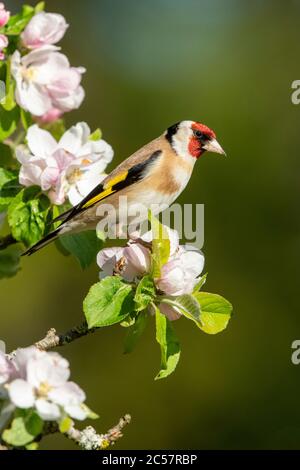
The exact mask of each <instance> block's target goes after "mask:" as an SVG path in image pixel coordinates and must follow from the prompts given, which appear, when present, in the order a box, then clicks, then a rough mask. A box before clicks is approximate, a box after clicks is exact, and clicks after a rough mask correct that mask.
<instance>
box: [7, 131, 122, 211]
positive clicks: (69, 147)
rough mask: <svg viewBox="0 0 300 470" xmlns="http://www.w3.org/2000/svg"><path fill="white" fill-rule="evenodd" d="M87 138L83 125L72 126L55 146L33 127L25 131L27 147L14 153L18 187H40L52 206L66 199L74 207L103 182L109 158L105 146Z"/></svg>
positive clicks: (105, 144) (21, 147)
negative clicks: (17, 164)
mask: <svg viewBox="0 0 300 470" xmlns="http://www.w3.org/2000/svg"><path fill="white" fill-rule="evenodd" d="M89 137H90V128H89V127H88V125H87V124H86V123H84V122H81V123H78V124H76V125H75V126H72V127H71V128H70V129H69V130H67V131H66V132H65V133H64V135H63V136H62V137H61V139H60V140H59V142H57V141H56V140H55V139H54V137H53V136H52V135H51V134H50V133H49V132H48V131H46V130H44V129H40V128H39V127H38V125H37V124H34V125H33V126H31V127H30V128H29V129H28V131H27V146H23V145H21V146H19V147H17V149H16V156H17V159H18V160H19V162H20V163H21V169H20V174H19V181H20V183H21V184H22V185H23V186H32V185H38V186H40V187H41V188H42V190H43V191H45V192H48V196H49V198H50V199H51V201H52V202H53V203H54V204H63V203H64V201H65V199H66V197H68V199H69V201H70V202H71V204H73V205H75V204H77V203H78V202H80V201H81V200H82V198H83V197H84V196H86V195H87V194H88V193H89V192H90V191H91V190H92V189H93V188H94V187H95V186H96V185H97V184H99V183H100V182H101V181H102V179H103V178H105V176H106V174H105V173H104V170H105V168H106V166H107V164H108V163H109V162H110V161H111V160H112V158H113V150H112V147H111V146H110V145H109V144H108V143H107V142H105V141H104V140H103V139H98V140H90V139H89Z"/></svg>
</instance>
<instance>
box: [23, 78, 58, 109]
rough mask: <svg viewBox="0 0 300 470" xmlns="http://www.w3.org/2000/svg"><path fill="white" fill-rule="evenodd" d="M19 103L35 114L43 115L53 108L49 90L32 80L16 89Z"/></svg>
mask: <svg viewBox="0 0 300 470" xmlns="http://www.w3.org/2000/svg"><path fill="white" fill-rule="evenodd" d="M16 100H17V103H18V104H19V105H20V106H21V107H22V108H24V109H25V110H26V111H29V112H30V113H31V114H33V115H35V116H42V115H43V114H45V113H46V112H47V111H49V109H51V107H52V106H51V99H50V97H49V95H48V92H47V90H44V89H43V88H42V87H41V86H40V85H38V84H36V83H34V82H31V83H29V84H28V85H26V86H24V84H22V86H21V87H20V86H18V83H17V90H16Z"/></svg>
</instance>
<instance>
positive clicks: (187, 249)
mask: <svg viewBox="0 0 300 470" xmlns="http://www.w3.org/2000/svg"><path fill="white" fill-rule="evenodd" d="M165 229H166V231H167V233H168V237H169V240H170V256H169V259H168V261H167V262H166V263H165V264H164V265H163V266H162V268H161V275H160V277H159V278H157V279H154V283H155V285H156V287H157V289H158V290H159V291H161V292H162V293H163V294H166V295H167V296H170V297H172V296H173V297H176V296H179V295H183V294H191V293H192V292H193V289H194V287H195V285H196V283H197V282H198V280H199V279H198V277H199V275H200V274H201V272H202V270H203V267H204V256H203V254H202V253H201V251H199V250H198V249H197V248H195V247H194V246H190V245H179V236H178V233H177V232H176V231H175V230H172V229H170V228H169V227H167V226H165ZM151 242H152V231H149V232H146V233H145V234H144V235H142V236H141V237H140V238H135V239H131V240H130V241H129V242H128V244H127V246H125V247H123V248H122V247H113V248H104V249H102V250H101V251H100V252H99V253H98V256H97V263H98V265H99V267H100V268H101V270H102V271H101V273H100V278H103V277H105V276H111V275H113V274H114V272H118V273H119V274H120V275H121V276H122V277H123V278H124V279H125V280H127V281H133V280H135V279H136V278H139V277H142V276H143V275H144V274H147V273H150V272H151ZM145 245H146V246H145ZM119 266H120V267H121V269H120V268H119ZM159 308H160V310H161V312H162V313H163V314H165V315H166V316H167V317H168V318H169V319H170V320H176V319H178V318H179V317H180V316H181V314H180V311H179V310H177V309H176V308H174V307H173V306H170V305H167V304H165V303H161V304H160V305H159Z"/></svg>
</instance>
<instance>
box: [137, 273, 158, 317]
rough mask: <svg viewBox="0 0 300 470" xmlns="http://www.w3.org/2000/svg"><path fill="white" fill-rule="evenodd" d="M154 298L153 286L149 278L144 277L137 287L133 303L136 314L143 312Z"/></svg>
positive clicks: (147, 276)
mask: <svg viewBox="0 0 300 470" xmlns="http://www.w3.org/2000/svg"><path fill="white" fill-rule="evenodd" d="M154 297H155V285H154V282H153V279H152V277H151V276H149V275H146V276H144V277H143V278H142V279H141V280H140V282H139V283H138V285H137V288H136V291H135V296H134V302H135V310H136V312H140V311H142V310H144V309H145V308H146V307H147V306H148V305H149V303H150V302H152V300H153V299H154Z"/></svg>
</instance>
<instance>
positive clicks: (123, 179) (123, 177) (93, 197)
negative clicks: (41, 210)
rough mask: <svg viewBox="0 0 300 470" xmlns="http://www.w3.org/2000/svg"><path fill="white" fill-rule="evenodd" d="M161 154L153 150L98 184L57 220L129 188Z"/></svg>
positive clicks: (75, 213) (69, 217) (72, 215)
mask: <svg viewBox="0 0 300 470" xmlns="http://www.w3.org/2000/svg"><path fill="white" fill-rule="evenodd" d="M160 154H161V151H160V150H157V151H156V152H153V153H152V154H151V156H150V157H149V158H147V160H145V161H143V162H140V163H137V164H136V165H134V166H133V167H131V168H129V170H126V171H120V173H119V174H118V175H116V176H115V177H114V178H111V179H110V180H109V181H108V182H107V183H106V184H102V183H100V184H98V186H96V187H95V188H94V189H93V190H92V191H91V192H90V193H89V194H88V195H87V196H86V197H85V198H84V199H83V200H82V201H81V202H80V203H79V204H77V206H75V207H73V208H72V209H71V210H69V211H67V212H65V213H64V214H61V215H60V216H59V218H57V219H56V220H58V219H61V218H63V216H64V215H65V216H66V217H65V219H64V221H63V223H64V222H67V221H68V220H70V219H72V218H73V217H74V216H75V215H77V214H79V213H80V212H83V211H85V210H86V209H89V208H90V207H92V206H93V205H95V204H97V203H98V202H100V201H102V200H103V199H105V198H107V197H108V196H110V195H111V194H114V193H116V192H118V191H120V190H121V189H124V188H127V187H128V186H131V185H132V184H134V183H137V182H138V181H140V180H141V179H142V178H143V177H144V176H145V171H146V169H147V168H148V167H149V165H151V164H152V163H153V162H154V161H155V160H156V159H157V158H158V157H159V156H160Z"/></svg>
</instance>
